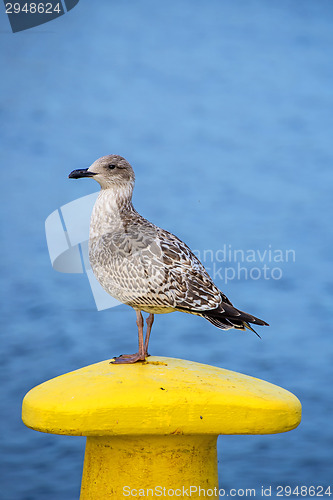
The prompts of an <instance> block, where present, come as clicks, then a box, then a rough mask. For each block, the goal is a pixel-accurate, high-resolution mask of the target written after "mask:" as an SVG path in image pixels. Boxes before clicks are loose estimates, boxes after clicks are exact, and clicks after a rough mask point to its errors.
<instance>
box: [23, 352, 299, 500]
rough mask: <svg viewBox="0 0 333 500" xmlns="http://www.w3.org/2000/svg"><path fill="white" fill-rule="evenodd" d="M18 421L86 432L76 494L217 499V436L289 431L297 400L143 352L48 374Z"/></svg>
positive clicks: (87, 499)
mask: <svg viewBox="0 0 333 500" xmlns="http://www.w3.org/2000/svg"><path fill="white" fill-rule="evenodd" d="M22 419H23V422H24V423H25V425H27V426H28V427H30V428H32V429H35V430H37V431H40V432H48V433H53V434H66V435H74V436H87V443H86V452H85V459H84V467H83V476H82V484H81V496H80V499H81V500H104V499H110V498H115V499H121V498H126V497H129V498H141V497H147V496H149V495H150V496H158V493H159V492H161V494H160V496H162V497H166V498H168V497H171V496H175V497H180V498H182V497H187V496H191V498H192V499H196V498H202V497H203V490H205V492H206V496H210V498H218V475H217V452H216V442H217V437H218V435H220V434H273V433H278V432H286V431H289V430H291V429H294V428H295V427H297V425H298V424H299V423H300V421H301V404H300V402H299V400H298V399H297V398H296V397H295V396H294V395H293V394H291V393H290V392H288V391H286V390H284V389H282V388H280V387H277V386H275V385H272V384H270V383H268V382H265V381H263V380H259V379H256V378H253V377H249V376H247V375H242V374H240V373H236V372H232V371H229V370H224V369H222V368H216V367H213V366H208V365H203V364H200V363H194V362H190V361H185V360H181V359H173V358H161V357H149V358H148V362H144V363H135V364H132V365H121V364H120V365H113V364H110V363H109V361H102V362H101V363H97V364H94V365H91V366H87V367H85V368H81V369H80V370H76V371H74V372H70V373H67V374H65V375H61V376H60V377H56V378H54V379H52V380H49V381H48V382H45V383H43V384H41V385H39V386H37V387H35V388H33V389H32V390H31V391H30V392H28V394H27V395H26V396H25V398H24V400H23V409H22ZM200 489H201V491H200ZM148 490H149V491H148ZM208 490H209V491H208ZM190 493H191V495H189V494H190Z"/></svg>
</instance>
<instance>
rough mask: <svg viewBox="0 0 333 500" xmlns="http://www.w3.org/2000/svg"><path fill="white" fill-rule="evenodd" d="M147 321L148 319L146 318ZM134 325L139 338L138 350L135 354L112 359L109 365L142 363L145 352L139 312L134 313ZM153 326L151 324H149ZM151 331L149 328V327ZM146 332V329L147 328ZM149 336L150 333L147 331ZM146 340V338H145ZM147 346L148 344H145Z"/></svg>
mask: <svg viewBox="0 0 333 500" xmlns="http://www.w3.org/2000/svg"><path fill="white" fill-rule="evenodd" d="M148 319H149V318H148ZM136 324H137V325H138V338H139V350H138V352H136V353H135V354H122V355H121V356H118V357H116V358H114V359H113V360H112V361H111V363H112V364H115V365H117V364H130V363H135V362H136V361H144V360H145V358H146V355H147V352H146V350H145V346H144V345H143V325H144V322H143V317H142V314H141V311H136ZM151 324H153V323H151ZM150 329H151V327H150ZM147 332H148V328H147ZM149 334H150V331H149ZM146 339H147V336H146ZM148 341H149V336H148ZM147 345H148V342H147Z"/></svg>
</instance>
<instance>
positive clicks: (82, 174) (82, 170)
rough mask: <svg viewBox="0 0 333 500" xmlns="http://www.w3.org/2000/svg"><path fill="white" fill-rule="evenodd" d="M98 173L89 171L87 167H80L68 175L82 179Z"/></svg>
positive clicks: (70, 177)
mask: <svg viewBox="0 0 333 500" xmlns="http://www.w3.org/2000/svg"><path fill="white" fill-rule="evenodd" d="M94 175H96V173H95V172H88V169H87V168H79V169H78V170H73V172H71V173H70V174H69V176H68V178H69V179H80V177H93V176H94Z"/></svg>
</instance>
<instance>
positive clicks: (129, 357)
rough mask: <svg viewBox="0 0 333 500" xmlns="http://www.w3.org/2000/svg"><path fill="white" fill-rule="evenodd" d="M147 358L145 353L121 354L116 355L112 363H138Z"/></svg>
mask: <svg viewBox="0 0 333 500" xmlns="http://www.w3.org/2000/svg"><path fill="white" fill-rule="evenodd" d="M145 359H146V357H145V355H144V354H140V353H139V352H136V353H135V354H122V355H121V356H116V357H115V358H113V360H112V361H110V363H111V364H113V365H120V364H122V365H125V364H132V363H136V362H137V361H144V360H145Z"/></svg>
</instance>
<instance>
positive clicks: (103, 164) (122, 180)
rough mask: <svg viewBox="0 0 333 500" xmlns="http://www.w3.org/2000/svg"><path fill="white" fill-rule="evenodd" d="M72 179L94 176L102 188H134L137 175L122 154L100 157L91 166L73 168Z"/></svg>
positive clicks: (70, 176) (70, 175)
mask: <svg viewBox="0 0 333 500" xmlns="http://www.w3.org/2000/svg"><path fill="white" fill-rule="evenodd" d="M68 177H69V178H70V179H79V178H81V177H93V179H94V180H95V181H97V182H98V183H99V184H100V186H101V188H102V189H116V190H120V189H125V188H126V190H128V188H130V189H132V190H133V186H134V181H135V175H134V171H133V169H132V167H131V165H130V164H129V163H128V161H126V160H125V158H123V157H122V156H119V155H107V156H102V157H101V158H98V160H96V161H95V162H94V163H93V164H92V165H91V166H90V167H89V168H83V169H79V170H73V171H72V172H71V173H70V174H69V176H68Z"/></svg>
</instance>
